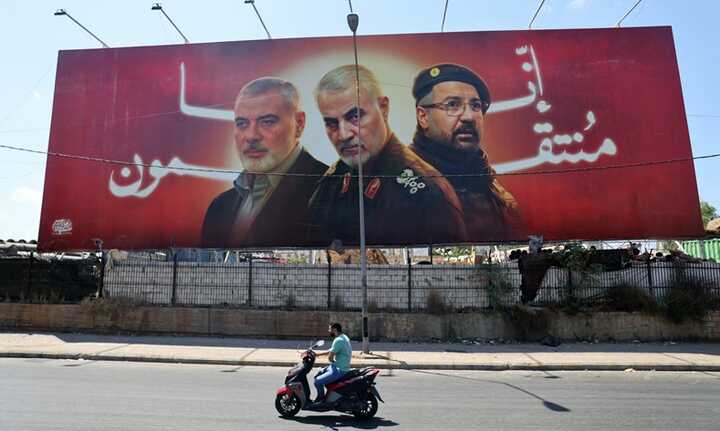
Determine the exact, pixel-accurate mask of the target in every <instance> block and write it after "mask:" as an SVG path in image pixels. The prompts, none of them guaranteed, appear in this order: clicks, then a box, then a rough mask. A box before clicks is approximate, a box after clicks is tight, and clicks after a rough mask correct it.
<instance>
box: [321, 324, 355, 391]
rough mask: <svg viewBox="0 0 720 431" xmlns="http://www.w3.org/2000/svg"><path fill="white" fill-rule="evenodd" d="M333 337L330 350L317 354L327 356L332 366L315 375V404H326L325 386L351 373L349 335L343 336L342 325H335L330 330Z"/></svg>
mask: <svg viewBox="0 0 720 431" xmlns="http://www.w3.org/2000/svg"><path fill="white" fill-rule="evenodd" d="M329 332H330V335H332V337H333V342H332V346H330V349H329V350H326V351H323V352H317V356H327V357H328V360H329V361H330V365H328V366H327V367H325V368H323V369H321V370H320V372H318V374H316V375H315V389H317V398H315V403H314V404H320V403H324V402H325V385H327V384H330V383H333V382H336V381H338V380H340V379H341V378H342V376H344V375H345V374H346V373H347V372H348V371H350V359H351V358H352V346H351V345H350V339H349V338H348V336H347V335H345V334H343V329H342V325H340V324H339V323H333V324H332V325H330V328H329Z"/></svg>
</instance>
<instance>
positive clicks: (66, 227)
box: [52, 218, 73, 235]
mask: <svg viewBox="0 0 720 431" xmlns="http://www.w3.org/2000/svg"><path fill="white" fill-rule="evenodd" d="M72 228H73V225H72V220H70V219H68V218H61V219H57V220H55V221H54V222H53V224H52V232H53V235H69V234H71V233H72Z"/></svg>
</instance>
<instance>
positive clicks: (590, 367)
mask: <svg viewBox="0 0 720 431" xmlns="http://www.w3.org/2000/svg"><path fill="white" fill-rule="evenodd" d="M0 358H15V359H18V358H24V359H69V360H85V361H114V362H149V363H163V364H205V365H232V366H260V367H292V366H294V365H296V364H297V361H293V362H290V361H248V360H225V359H192V358H174V357H161V356H158V357H148V356H118V355H102V354H99V355H93V354H90V355H85V354H66V353H26V352H17V353H10V352H2V353H0ZM362 365H363V366H371V367H375V368H379V369H385V370H457V371H461V370H465V371H625V370H628V369H631V370H634V371H672V372H689V371H697V372H720V365H700V364H681V365H677V364H656V365H647V364H585V365H583V364H462V363H459V364H457V363H456V364H438V363H434V364H420V363H417V364H413V363H402V364H388V363H380V362H372V361H368V362H365V363H363V364H362Z"/></svg>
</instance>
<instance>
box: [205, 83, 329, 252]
mask: <svg viewBox="0 0 720 431" xmlns="http://www.w3.org/2000/svg"><path fill="white" fill-rule="evenodd" d="M298 104H299V95H298V91H297V89H296V88H295V86H294V85H293V84H292V83H290V82H288V81H285V80H282V79H278V78H272V77H263V78H259V79H256V80H254V81H252V82H250V83H248V84H247V85H245V86H244V87H243V88H242V89H241V90H240V93H239V94H238V96H237V99H236V101H235V108H234V113H235V132H234V140H235V146H236V148H237V151H238V156H239V157H240V161H241V162H242V165H243V168H244V170H243V172H241V173H240V175H238V177H237V179H235V181H234V183H233V188H231V189H230V190H227V191H225V192H223V193H222V194H220V195H219V196H218V197H216V198H215V199H214V200H213V201H212V203H211V204H210V207H209V208H208V210H207V213H206V215H205V220H204V222H203V228H202V244H203V246H204V247H216V248H227V247H247V246H272V245H276V244H279V243H285V244H299V245H303V244H308V242H309V241H310V239H309V238H307V237H306V234H307V230H308V225H309V219H310V212H309V210H308V208H307V202H308V200H309V199H310V196H311V195H312V193H313V191H314V190H315V183H316V182H317V180H318V178H320V177H321V176H322V174H323V173H324V172H325V170H326V169H327V165H325V164H324V163H321V162H319V161H318V160H316V159H315V158H314V157H313V156H312V155H310V153H308V152H307V151H306V150H305V149H304V148H303V147H302V145H300V137H301V136H302V133H303V129H304V128H305V112H303V111H301V110H300V109H299V106H298Z"/></svg>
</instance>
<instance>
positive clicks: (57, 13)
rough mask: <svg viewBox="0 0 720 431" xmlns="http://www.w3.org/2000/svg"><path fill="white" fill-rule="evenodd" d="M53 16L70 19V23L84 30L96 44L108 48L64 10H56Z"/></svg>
mask: <svg viewBox="0 0 720 431" xmlns="http://www.w3.org/2000/svg"><path fill="white" fill-rule="evenodd" d="M53 15H55V16H66V17H68V18H70V19H71V20H72V22H74V23H75V24H77V25H78V26H80V28H82V29H83V30H85V31H86V32H87V33H88V34H89V35H90V36H92V37H94V38H95V40H97V41H98V42H100V43H101V44H102V46H103V48H110V47H109V46H108V45H107V44H106V43H105V42H103V41H102V40H100V38H99V37H97V36H95V34H93V32H91V31H90V30H88V29H87V28H85V26H84V25H82V24H80V23H79V22H78V20H76V19H75V18H73V17H72V15H70V14H69V13H67V11H66V10H65V9H58V10H56V11H55V13H54V14H53Z"/></svg>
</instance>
